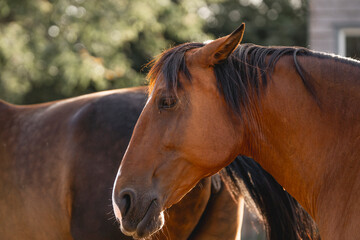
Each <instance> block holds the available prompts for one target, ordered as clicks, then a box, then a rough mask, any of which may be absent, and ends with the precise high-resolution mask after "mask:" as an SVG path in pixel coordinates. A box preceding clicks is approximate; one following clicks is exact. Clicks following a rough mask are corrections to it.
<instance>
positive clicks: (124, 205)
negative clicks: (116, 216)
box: [119, 194, 131, 217]
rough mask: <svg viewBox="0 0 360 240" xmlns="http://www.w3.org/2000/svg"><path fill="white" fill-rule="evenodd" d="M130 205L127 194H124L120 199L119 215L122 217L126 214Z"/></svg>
mask: <svg viewBox="0 0 360 240" xmlns="http://www.w3.org/2000/svg"><path fill="white" fill-rule="evenodd" d="M130 205H131V198H130V195H129V194H125V195H124V196H123V197H122V199H121V200H120V206H119V208H120V212H121V215H122V216H123V217H125V216H126V214H127V213H128V211H129V209H130Z"/></svg>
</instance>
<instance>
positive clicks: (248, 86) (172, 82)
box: [147, 43, 360, 117]
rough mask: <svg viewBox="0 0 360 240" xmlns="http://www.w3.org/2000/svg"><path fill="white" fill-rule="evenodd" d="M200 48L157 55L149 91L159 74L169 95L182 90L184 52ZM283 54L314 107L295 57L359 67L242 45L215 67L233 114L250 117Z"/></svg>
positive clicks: (301, 51)
mask: <svg viewBox="0 0 360 240" xmlns="http://www.w3.org/2000/svg"><path fill="white" fill-rule="evenodd" d="M202 46H204V44H202V43H185V44H182V45H179V46H176V47H174V48H171V49H169V50H167V51H165V52H163V53H162V54H161V55H159V56H158V57H157V58H156V59H155V60H154V61H153V62H151V63H150V64H152V63H153V64H154V65H153V67H152V68H151V70H150V72H149V74H148V76H147V79H148V80H149V82H150V86H149V90H150V91H151V90H152V89H153V87H154V85H155V83H156V82H157V80H158V77H159V76H160V75H162V76H163V78H162V81H165V84H166V91H168V93H169V94H173V93H175V94H176V92H177V90H178V89H181V87H182V85H181V82H180V81H179V79H178V76H179V73H182V74H184V76H185V77H186V78H187V79H188V80H189V81H191V75H190V73H189V70H188V67H187V66H186V62H185V53H186V51H188V50H190V49H194V48H200V47H202ZM286 55H287V56H292V57H293V64H294V69H295V70H296V72H297V73H298V74H299V76H300V78H301V79H302V82H303V84H304V86H305V88H306V89H307V91H308V92H309V94H310V95H311V96H312V97H313V98H314V100H315V102H316V103H317V104H320V102H319V100H318V99H317V97H316V92H315V88H314V87H313V85H312V81H311V80H312V79H311V76H310V75H309V74H306V72H305V71H304V70H303V69H302V67H301V66H300V64H299V62H298V60H297V57H298V56H312V57H316V58H319V59H323V58H325V59H332V60H334V61H336V62H341V63H345V64H350V65H352V66H357V67H360V62H359V61H356V60H352V59H350V58H343V57H339V56H335V55H330V54H325V53H320V52H314V51H311V50H308V49H306V48H301V47H263V46H258V45H253V44H241V45H240V46H239V47H238V48H237V49H236V50H235V51H234V52H233V53H232V54H231V55H230V56H229V57H228V58H227V59H226V60H225V61H223V62H222V63H220V64H217V65H215V66H214V73H215V75H216V79H217V83H218V89H219V91H220V92H221V94H222V95H223V96H224V98H225V101H226V102H227V104H228V105H229V106H230V107H231V109H232V110H233V111H234V112H235V113H237V114H238V115H239V116H242V115H243V114H245V115H248V116H247V117H249V114H250V115H251V114H252V113H251V112H250V111H251V109H250V108H251V107H249V102H251V101H256V100H257V99H258V97H259V96H260V93H261V92H262V90H264V89H266V86H267V84H268V81H269V78H271V73H272V72H273V70H274V67H275V65H276V63H277V61H278V60H279V59H280V58H281V57H282V56H286Z"/></svg>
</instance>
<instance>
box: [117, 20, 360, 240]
mask: <svg viewBox="0 0 360 240" xmlns="http://www.w3.org/2000/svg"><path fill="white" fill-rule="evenodd" d="M244 29H245V25H244V24H242V25H241V26H240V27H239V28H238V29H236V30H235V31H234V32H233V33H231V34H230V35H228V36H225V37H222V38H219V39H217V40H215V41H213V42H211V43H208V44H206V45H204V44H202V43H187V44H183V45H180V46H177V47H174V48H172V49H170V50H167V51H165V52H164V53H162V54H161V55H160V56H159V57H158V58H157V59H156V60H155V62H154V65H153V67H152V68H151V70H150V72H149V75H148V79H149V81H150V93H149V99H148V101H147V104H146V106H145V108H144V110H143V111H142V113H141V115H140V118H139V120H138V122H137V124H136V126H135V129H134V132H133V135H132V138H131V140H130V143H129V146H128V149H127V151H126V153H125V155H124V158H123V161H122V163H121V165H120V168H119V171H118V175H117V178H116V180H115V187H114V192H113V207H114V212H115V214H116V216H117V217H118V218H121V224H122V226H123V228H124V229H127V231H128V232H129V233H133V234H135V233H136V231H137V230H136V226H137V224H138V223H139V222H140V224H141V225H139V227H141V226H143V225H144V224H147V226H148V228H147V231H148V232H152V231H155V230H156V229H158V228H160V226H161V225H162V217H161V216H162V212H163V211H164V210H165V209H167V208H169V207H170V206H172V205H173V204H175V203H177V202H178V201H179V200H180V199H181V198H182V197H183V196H184V195H185V194H186V193H187V192H188V191H189V190H190V189H192V187H194V186H195V185H196V183H197V182H198V181H199V180H200V179H202V178H204V177H207V176H210V175H212V174H215V173H217V172H218V171H220V170H221V169H222V168H224V167H225V166H227V165H228V164H230V163H231V162H232V161H233V160H234V159H235V157H236V156H237V155H240V154H241V155H246V156H250V157H253V158H254V159H255V160H256V161H257V162H258V163H259V164H260V165H261V166H262V167H263V168H264V169H265V170H266V171H267V172H268V173H270V174H271V175H272V176H273V177H274V178H275V179H276V180H277V181H278V182H279V183H280V184H281V186H283V187H284V188H285V189H286V190H287V191H288V192H289V193H290V194H291V195H292V196H294V198H295V199H296V200H297V201H299V202H300V204H301V205H302V206H303V207H304V208H305V209H306V210H307V211H308V213H309V214H310V215H311V216H312V217H313V218H314V220H315V222H316V223H317V225H318V227H319V232H320V235H321V238H322V239H324V240H327V239H353V238H354V237H356V236H359V235H360V228H359V226H360V204H359V199H360V174H359V173H360V161H359V155H360V79H359V77H360V63H359V62H358V61H356V60H351V59H348V58H342V57H338V56H333V55H328V54H324V53H318V52H313V51H310V50H307V49H304V48H299V47H261V46H256V45H252V44H241V45H240V42H241V40H242V37H243V34H244ZM140 149H141V151H140ZM140 163H141V167H138V166H139V165H140ZM135 166H137V167H135ZM232 169H233V172H234V173H236V172H238V169H237V166H236V165H235V166H233V167H232ZM133 176H136V179H134V178H133ZM264 198H265V196H264ZM135 206H136V207H135ZM142 217H143V218H142Z"/></svg>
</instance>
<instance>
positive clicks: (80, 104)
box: [0, 88, 242, 240]
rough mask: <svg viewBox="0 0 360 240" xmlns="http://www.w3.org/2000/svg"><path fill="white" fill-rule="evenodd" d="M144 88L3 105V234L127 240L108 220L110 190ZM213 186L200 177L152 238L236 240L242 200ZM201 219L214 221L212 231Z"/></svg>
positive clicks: (6, 236) (0, 157)
mask: <svg viewBox="0 0 360 240" xmlns="http://www.w3.org/2000/svg"><path fill="white" fill-rule="evenodd" d="M145 92H146V90H145V88H133V89H125V90H124V89H123V90H114V91H106V92H100V93H95V94H89V95H84V96H81V97H76V98H70V99H66V100H61V101H57V102H50V103H44V104H37V105H29V106H15V105H11V104H7V103H5V102H0V126H1V128H0V169H1V174H0V222H1V225H0V239H6V240H12V239H14V240H19V239H36V240H40V239H44V240H45V239H46V240H49V239H87V240H100V239H101V240H106V239H109V240H110V239H132V238H131V237H128V236H126V235H124V234H122V233H121V231H120V229H119V227H118V224H117V223H116V221H115V218H114V217H113V213H112V206H111V187H112V183H113V180H114V178H115V176H116V171H117V168H118V166H119V164H120V161H121V159H122V156H123V154H124V152H125V150H126V147H127V145H128V142H129V139H130V136H131V133H132V131H133V127H134V125H135V123H136V121H137V118H138V116H139V115H140V112H141V111H142V109H143V107H144V104H145V102H146V93H145ZM211 186H212V184H211V179H210V178H205V179H204V180H202V181H201V182H200V183H199V184H198V185H197V187H195V188H194V189H193V190H192V191H191V192H189V193H188V194H187V196H186V197H185V198H184V199H183V201H181V202H179V203H178V204H176V205H174V206H173V207H172V208H170V209H169V211H167V213H166V214H165V218H166V224H165V226H164V228H163V231H161V232H159V233H158V234H157V235H154V239H179V240H181V239H183V240H185V239H188V238H191V239H214V240H216V239H217V240H220V239H229V240H232V239H235V238H236V236H237V234H238V233H239V228H240V226H241V222H240V221H241V215H238V208H239V207H241V206H242V202H241V200H240V202H239V203H235V202H233V201H232V198H231V196H230V194H229V192H228V191H226V190H225V189H224V186H221V187H220V188H216V189H215V190H214V188H212V187H211ZM229 201H230V202H229ZM224 202H226V205H225V208H224ZM209 204H210V205H209ZM219 206H222V207H221V213H219V211H220V210H219V209H220V207H219ZM240 213H241V211H240ZM222 214H226V215H227V218H226V219H224V218H223V217H222ZM204 216H211V218H212V219H213V222H212V223H210V225H207V226H210V228H207V227H206V226H204V223H205V222H207V223H209V221H206V220H207V219H206V218H204ZM224 221H225V222H226V221H228V223H227V224H226V225H228V224H230V228H229V227H228V226H226V225H225V226H224V225H223V223H224ZM232 222H233V223H232ZM219 235H222V236H221V237H219ZM208 236H210V237H208Z"/></svg>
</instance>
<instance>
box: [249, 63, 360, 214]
mask: <svg viewBox="0 0 360 240" xmlns="http://www.w3.org/2000/svg"><path fill="white" fill-rule="evenodd" d="M298 60H299V64H300V65H301V66H302V69H303V70H304V72H305V73H308V74H305V77H311V79H310V83H311V84H313V86H314V90H315V97H316V99H315V97H314V96H312V95H311V94H310V93H309V92H308V91H307V89H306V88H305V87H304V83H303V82H302V80H301V78H300V76H299V74H298V73H297V72H296V71H295V69H294V66H293V59H292V57H290V56H285V57H282V58H281V59H280V60H279V62H278V63H277V65H276V67H275V69H274V72H273V74H272V77H271V80H270V81H269V85H268V86H267V89H266V90H265V93H264V95H263V96H261V100H260V108H259V111H258V114H259V115H260V117H259V119H260V122H259V126H260V129H261V134H256V135H255V136H254V134H249V135H250V136H252V137H251V138H252V139H251V140H250V141H248V142H249V143H251V144H252V146H247V148H248V149H251V150H250V154H251V156H253V157H254V159H255V160H257V161H258V162H259V163H260V164H261V165H262V167H263V168H264V169H265V170H267V171H268V172H269V173H270V174H271V175H273V176H274V178H275V179H276V180H277V181H278V182H279V183H280V184H281V185H282V186H283V187H284V188H285V189H286V190H287V191H288V192H289V193H290V194H291V195H293V196H294V197H295V198H296V199H297V200H298V201H299V202H300V203H301V204H302V205H303V206H304V207H305V209H306V210H307V211H308V212H309V213H310V214H311V215H312V216H313V217H315V218H316V216H317V215H318V209H317V208H318V205H319V204H320V203H319V201H320V200H319V198H322V197H323V196H321V195H322V194H327V195H330V193H329V192H326V191H327V190H324V188H323V186H329V184H333V186H334V187H335V188H334V191H337V190H339V191H345V190H344V188H343V185H344V184H348V185H349V180H343V181H339V179H341V176H343V174H346V175H347V176H349V177H350V178H351V176H353V179H354V178H356V176H357V175H356V174H357V173H358V172H359V170H360V167H359V163H357V162H358V161H357V156H358V154H359V153H360V152H359V148H358V147H357V146H358V145H359V138H358V136H359V133H360V124H359V122H360V121H359V120H360V110H359V109H360V108H359V106H360V84H359V83H356V79H354V76H360V67H355V66H352V65H350V64H346V63H341V62H335V61H334V60H331V59H320V58H316V57H298ZM309 73H311V76H309ZM358 82H359V81H358ZM339 159H341V164H339ZM347 164H351V165H352V166H354V168H353V170H352V171H349V169H348V168H346V166H347ZM336 187H338V188H337V189H336ZM324 191H325V193H324Z"/></svg>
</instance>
